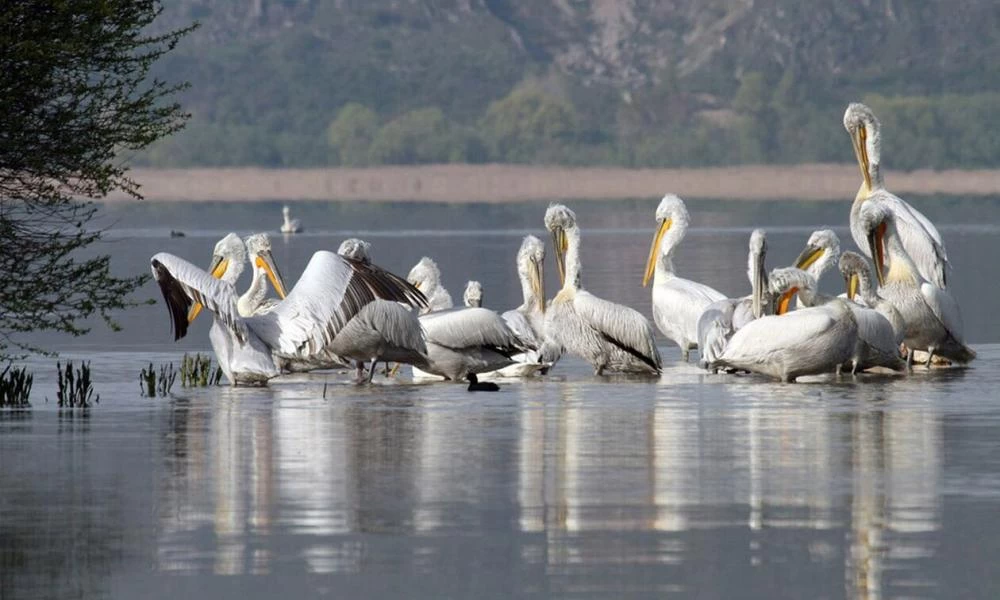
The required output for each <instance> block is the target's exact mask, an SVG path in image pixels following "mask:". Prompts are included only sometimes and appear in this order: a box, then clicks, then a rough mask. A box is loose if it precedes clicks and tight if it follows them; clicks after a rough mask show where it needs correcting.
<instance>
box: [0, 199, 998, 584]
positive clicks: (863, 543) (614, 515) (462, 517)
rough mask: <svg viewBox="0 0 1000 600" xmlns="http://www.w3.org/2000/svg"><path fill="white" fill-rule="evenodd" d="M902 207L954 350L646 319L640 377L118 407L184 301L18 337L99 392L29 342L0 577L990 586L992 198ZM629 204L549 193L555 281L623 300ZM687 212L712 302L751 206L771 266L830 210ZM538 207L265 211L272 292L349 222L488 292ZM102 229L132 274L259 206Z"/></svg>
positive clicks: (144, 207) (118, 218)
mask: <svg viewBox="0 0 1000 600" xmlns="http://www.w3.org/2000/svg"><path fill="white" fill-rule="evenodd" d="M911 201H912V202H913V203H914V204H915V205H917V206H918V207H920V208H921V209H922V210H924V211H925V212H926V213H927V214H928V216H930V217H931V218H932V219H934V220H935V221H936V222H937V223H938V225H939V227H940V229H941V232H942V235H943V236H944V237H945V240H946V242H947V244H948V251H949V256H950V257H951V260H952V262H953V264H954V265H955V269H954V270H953V272H952V273H951V282H952V283H951V286H952V291H953V293H954V295H955V296H956V297H957V299H958V301H959V302H960V304H961V306H962V310H963V315H964V317H965V323H966V330H967V331H966V334H967V338H968V339H969V340H970V341H971V342H972V343H973V345H974V347H975V348H976V350H977V351H978V352H979V358H978V360H977V361H975V362H974V363H973V364H972V365H971V367H970V368H968V369H943V370H938V371H933V372H925V371H917V372H915V373H914V374H912V375H911V376H908V377H900V376H876V375H864V376H862V377H859V378H857V379H854V378H851V377H842V378H839V379H838V378H835V377H833V376H830V377H822V378H811V379H807V380H806V382H804V383H800V384H792V385H785V384H779V383H774V382H771V381H768V380H766V379H764V378H760V377H756V376H710V375H707V374H705V373H703V372H701V371H699V370H698V369H697V368H695V367H694V366H693V365H686V364H683V363H680V362H679V361H678V359H679V351H678V350H677V348H676V347H673V346H670V345H669V343H668V342H666V341H663V340H661V341H662V344H661V352H662V353H663V355H664V360H665V372H664V375H663V376H662V377H661V378H660V379H659V380H658V381H648V380H638V379H629V378H623V377H608V378H595V377H594V376H593V375H592V374H591V371H590V368H589V367H588V366H587V365H585V364H584V363H582V362H580V361H578V360H575V359H564V360H563V361H562V362H560V363H559V365H558V366H557V368H556V369H554V370H553V372H552V373H551V374H550V375H549V376H548V377H545V378H543V379H539V380H533V381H523V382H511V383H505V384H504V385H503V387H502V390H501V391H500V392H499V393H496V394H470V393H468V392H467V391H466V390H465V387H464V386H461V385H455V384H448V383H433V384H426V383H423V384H413V383H411V382H410V381H409V379H408V377H406V376H405V375H404V376H401V377H398V378H396V379H385V378H382V377H377V378H376V384H375V385H373V386H370V387H368V386H361V387H359V386H354V385H351V384H350V383H349V382H348V375H347V374H343V373H337V372H331V373H311V374H301V375H294V376H289V377H287V378H281V379H279V380H276V381H274V382H272V385H271V386H270V387H268V388H265V389H232V388H228V387H217V388H203V389H194V390H187V389H182V388H181V387H180V384H179V383H178V384H176V385H175V387H174V390H173V395H172V396H171V397H169V398H157V399H148V398H142V397H140V395H139V384H138V373H139V370H140V369H141V368H142V367H144V366H146V365H148V364H149V363H151V362H152V363H154V364H164V363H168V362H174V363H175V364H177V362H178V361H179V358H180V356H181V354H182V353H183V352H185V351H188V352H191V351H198V350H200V351H203V352H204V351H208V350H209V349H210V346H209V344H208V339H207V332H208V324H209V323H208V319H200V320H199V323H196V324H195V326H194V327H193V328H192V329H191V331H190V333H189V335H188V337H187V338H186V339H184V340H182V341H180V342H177V343H174V342H173V341H172V335H171V334H170V327H169V320H168V318H167V314H166V310H165V308H164V307H163V305H162V302H161V303H159V304H157V305H155V306H142V307H139V308H136V309H134V310H132V311H130V312H128V313H126V314H124V315H122V318H121V323H122V325H123V327H124V329H123V331H122V332H118V333H111V332H108V331H107V330H106V329H104V328H103V327H102V326H100V325H97V326H95V330H94V332H93V333H92V334H90V335H88V336H85V337H82V338H73V339H65V338H59V337H54V336H43V335H40V336H37V337H35V338H32V341H35V342H38V343H42V344H44V345H46V346H47V347H49V348H52V349H57V350H60V351H61V352H62V357H61V358H62V359H63V360H65V359H67V358H68V359H73V360H81V359H85V360H90V361H91V365H92V367H93V369H94V372H95V379H96V381H95V388H96V391H97V392H98V393H100V395H101V398H100V404H99V405H97V406H95V407H94V408H92V409H90V410H88V411H70V410H59V409H58V408H57V407H56V406H55V404H54V398H55V381H54V379H55V378H54V375H55V365H54V359H47V358H33V359H31V360H29V366H30V367H31V368H32V370H34V371H35V373H36V384H35V389H34V392H33V397H32V404H33V406H32V409H31V410H30V411H17V412H13V411H0V598H21V597H59V598H101V597H114V598H140V597H141V598H182V597H192V598H193V597H207V598H220V597H240V598H273V597H275V596H278V595H279V594H280V595H282V596H287V597H296V598H297V597H338V598H354V597H406V598H471V597H476V598H485V597H496V598H508V597H524V596H528V597H572V598H577V597H594V598H608V597H611V598H618V597H637V598H638V597H662V596H668V595H669V596H676V597H697V598H744V597H759V598H859V597H863V598H879V597H886V598H895V597H907V598H916V597H922V598H993V597H997V596H998V595H1000V571H998V570H997V569H996V568H995V564H996V556H998V555H1000V524H998V521H997V519H996V516H997V514H998V513H997V507H998V506H1000V436H998V435H997V427H998V425H1000V397H998V394H997V393H996V389H998V385H1000V375H998V374H997V373H998V367H1000V344H998V342H1000V321H998V320H997V319H995V318H993V317H992V316H991V315H992V313H993V310H994V307H995V306H996V304H997V302H996V298H997V293H996V283H995V282H996V281H997V280H998V276H1000V272H998V268H997V263H996V261H995V260H992V257H993V256H996V253H997V250H998V246H997V243H996V241H995V240H996V237H997V233H998V231H1000V227H998V226H997V225H995V223H998V222H1000V219H998V217H1000V199H946V198H917V199H912V200H911ZM655 204H656V202H655V201H654V200H649V201H627V202H617V203H610V202H609V203H570V205H571V206H573V207H574V208H575V209H576V211H577V214H578V217H579V220H580V223H581V227H582V229H583V245H584V248H583V265H584V284H585V286H586V287H587V288H588V289H590V290H591V291H593V292H594V293H596V294H598V295H601V296H603V297H606V298H609V299H613V300H616V301H619V302H623V303H626V304H629V305H630V306H633V307H635V308H637V309H639V310H641V311H643V312H644V313H646V314H649V310H650V307H649V289H648V288H642V287H641V285H640V280H641V275H642V268H643V262H644V260H645V256H646V253H647V252H648V248H649V242H650V239H651V236H652V234H653V227H654V225H655V223H654V222H653V218H652V214H653V209H654V208H655ZM688 206H689V209H690V210H691V213H692V224H693V228H692V230H691V231H690V232H689V235H688V238H687V239H686V240H685V242H684V244H683V246H682V247H681V249H680V250H679V256H678V259H677V261H676V263H677V268H678V270H679V271H681V272H682V273H683V274H685V275H687V276H689V277H690V278H693V279H698V280H701V281H703V282H705V283H708V284H710V285H713V286H716V287H717V288H719V289H720V290H722V291H723V292H727V293H730V294H734V295H735V294H745V293H747V290H748V288H749V284H748V282H747V280H746V275H745V270H746V248H747V237H748V235H749V232H750V230H751V229H752V228H753V227H755V226H762V227H765V228H767V230H768V243H769V255H768V265H769V266H770V267H773V266H777V265H784V264H788V263H790V262H791V261H792V260H794V258H795V257H796V256H797V254H798V252H799V251H800V250H801V248H802V246H803V244H804V243H805V239H806V238H807V237H808V235H809V232H810V231H812V230H813V229H815V228H818V227H820V226H834V227H835V230H836V231H837V233H838V234H840V236H841V243H842V246H843V247H844V248H845V249H848V248H852V247H853V242H852V241H851V239H850V234H849V233H848V232H847V229H846V220H847V206H848V204H847V203H846V202H845V203H832V204H819V205H817V204H797V203H746V202H741V203H725V202H695V201H692V202H689V203H688ZM544 209H545V204H544V203H528V204H519V205H505V206H436V205H408V204H385V205H378V204H353V205H327V204H319V203H317V204H296V205H294V207H293V213H294V216H297V217H300V218H302V220H303V221H304V224H305V227H306V228H307V233H306V234H305V235H301V236H295V237H290V238H282V237H281V236H279V235H277V234H275V235H274V237H273V240H274V248H275V252H274V253H275V257H276V259H277V261H278V264H279V265H280V266H281V268H282V271H283V274H284V275H285V277H286V278H287V280H288V281H289V283H291V282H293V281H294V280H295V279H296V277H297V276H298V273H299V272H301V269H302V268H303V266H304V265H305V262H306V261H307V260H308V257H309V256H310V255H311V253H312V252H313V251H315V250H317V249H320V248H327V249H335V248H336V246H337V245H338V244H339V242H340V240H341V239H342V238H344V237H347V236H360V237H364V238H366V239H368V240H369V241H371V242H372V243H373V246H374V257H375V261H376V262H377V263H379V264H382V265H383V266H386V267H387V268H390V269H391V270H394V271H396V272H398V273H400V274H404V275H405V273H406V271H408V269H409V267H410V266H411V265H412V264H413V263H415V262H416V261H417V260H418V259H419V257H420V256H422V255H425V254H426V255H428V256H432V257H433V258H435V259H436V260H437V262H438V263H439V265H440V266H441V267H442V270H443V272H444V283H445V284H446V286H447V287H448V288H449V289H450V291H451V293H452V296H453V297H455V298H456V299H458V298H460V297H461V290H462V288H463V287H464V282H465V281H466V280H467V279H470V278H473V279H478V280H480V281H482V282H483V286H484V288H485V303H486V305H487V306H489V307H491V308H497V309H507V308H510V307H513V306H515V305H516V304H517V303H519V301H520V291H519V290H518V289H517V287H516V285H517V284H516V274H515V271H514V267H513V256H514V253H515V252H516V251H517V248H518V246H519V244H520V239H521V237H523V235H525V234H526V233H535V234H536V235H539V237H542V239H543V240H545V241H548V236H547V235H545V234H544V231H543V230H542V226H541V219H542V215H543V213H544ZM103 220H104V221H103V222H104V223H105V224H107V225H108V226H110V228H111V229H110V231H109V233H108V236H107V243H106V244H103V245H102V247H101V250H102V251H106V252H109V253H111V254H112V256H113V266H114V269H115V270H116V272H118V273H120V274H133V273H139V272H146V271H147V270H148V259H149V257H150V256H151V255H152V254H153V253H155V252H157V251H160V250H165V251H169V252H173V253H175V254H178V255H180V256H183V257H185V258H187V259H189V260H191V261H193V262H195V263H196V264H204V265H206V266H207V264H208V261H209V259H210V254H211V249H212V246H213V245H214V243H215V242H216V241H217V240H218V239H219V238H220V237H222V235H224V234H225V233H226V232H228V231H230V230H235V231H237V232H239V233H241V234H242V233H249V232H251V231H257V230H266V229H272V230H274V229H276V227H277V225H278V223H279V222H280V205H277V204H248V205H220V204H207V205H187V204H177V205H168V204H125V205H113V206H110V207H109V208H108V209H107V210H106V211H105V213H104V216H103ZM171 229H175V230H181V231H184V232H185V233H186V234H187V235H186V237H183V238H170V237H169V231H170V230H171ZM546 267H547V273H546V278H547V282H548V287H547V290H548V292H549V295H551V294H552V293H553V292H554V290H555V289H556V287H557V285H556V282H557V277H556V273H555V268H554V265H553V262H552V260H551V257H550V259H549V260H548V263H547V265H546ZM246 279H247V276H246V275H245V276H244V281H243V282H241V285H243V284H245V283H246ZM840 285H841V280H840V277H839V274H838V275H834V274H829V275H828V276H827V278H826V279H825V280H824V281H823V283H822V287H823V288H824V289H826V290H828V291H830V292H839V291H841V290H840V289H839V286H840ZM137 297H138V298H140V299H141V298H156V299H157V300H159V291H158V289H157V288H156V287H155V284H150V285H148V286H147V287H146V288H144V289H143V290H142V291H141V293H140V294H138V296H137ZM324 387H325V388H326V396H325V397H324V395H323V394H324ZM46 397H47V398H48V399H49V400H48V401H46Z"/></svg>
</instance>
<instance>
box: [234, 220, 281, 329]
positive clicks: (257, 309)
mask: <svg viewBox="0 0 1000 600" xmlns="http://www.w3.org/2000/svg"><path fill="white" fill-rule="evenodd" d="M243 244H244V246H246V250H247V254H249V258H250V265H251V267H252V269H253V277H252V278H251V280H250V287H249V288H247V291H246V292H244V293H243V295H242V296H240V297H239V299H238V300H237V301H236V310H237V311H238V312H239V313H240V316H241V317H249V316H252V315H255V314H259V313H262V312H265V311H268V310H271V309H272V308H274V307H275V306H277V305H278V300H276V299H274V298H268V297H267V289H268V288H267V279H268V278H270V279H271V283H272V285H274V289H275V291H277V292H278V295H280V296H281V297H284V295H283V294H284V293H285V286H284V281H285V280H284V279H282V277H281V273H280V272H279V271H278V265H276V264H275V263H274V257H273V256H272V255H271V238H270V237H268V235H267V234H266V233H255V234H253V235H248V236H247V237H246V238H244V239H243ZM258 259H260V260H259V261H258ZM231 266H232V265H230V267H231ZM279 286H280V287H279Z"/></svg>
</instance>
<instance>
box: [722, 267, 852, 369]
mask: <svg viewBox="0 0 1000 600" xmlns="http://www.w3.org/2000/svg"><path fill="white" fill-rule="evenodd" d="M795 270H796V271H797V273H796V275H795V277H791V276H789V275H790V273H786V271H791V269H788V270H780V269H779V270H776V271H772V273H771V281H770V285H771V292H772V293H774V294H776V295H777V297H778V302H777V309H776V313H777V314H775V315H773V316H764V317H761V318H759V319H756V320H754V321H751V322H750V323H747V324H746V325H744V326H743V328H741V329H740V330H739V331H737V332H736V333H734V334H733V337H732V338H730V339H729V343H728V344H727V345H726V349H725V351H724V352H723V353H722V356H721V357H719V360H718V364H719V365H720V366H724V367H729V368H734V369H743V370H747V371H753V372H755V373H762V374H764V375H770V376H771V377H776V378H778V379H780V380H782V381H785V382H789V381H795V379H796V378H797V377H800V376H802V375H815V374H818V373H827V372H832V371H834V370H836V369H839V368H840V366H841V365H843V364H844V363H846V362H847V361H849V360H851V359H852V358H853V356H854V353H855V346H856V344H857V330H858V327H857V323H856V322H855V320H854V316H853V314H852V312H851V310H850V308H848V306H847V303H846V302H844V301H843V300H840V299H839V298H833V299H831V300H830V301H828V302H826V303H825V304H822V305H820V306H814V307H810V308H802V309H799V310H795V311H792V312H786V311H787V310H788V307H789V305H790V304H791V299H792V297H793V296H794V295H795V294H799V297H800V299H801V300H802V302H803V304H808V303H810V302H812V301H815V300H817V297H816V294H815V285H816V284H815V281H814V280H813V279H812V276H811V275H809V274H808V273H806V272H805V271H801V270H798V269H795Z"/></svg>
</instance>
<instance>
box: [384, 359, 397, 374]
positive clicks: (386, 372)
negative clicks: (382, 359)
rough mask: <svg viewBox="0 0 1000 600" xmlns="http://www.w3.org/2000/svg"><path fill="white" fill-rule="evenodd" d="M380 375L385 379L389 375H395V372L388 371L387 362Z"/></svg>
mask: <svg viewBox="0 0 1000 600" xmlns="http://www.w3.org/2000/svg"><path fill="white" fill-rule="evenodd" d="M382 374H383V375H385V376H386V377H390V376H391V375H395V374H396V370H395V369H393V370H390V369H389V362H388V361H386V363H385V366H384V368H383V369H382Z"/></svg>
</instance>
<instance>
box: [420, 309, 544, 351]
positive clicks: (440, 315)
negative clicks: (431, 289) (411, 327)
mask: <svg viewBox="0 0 1000 600" xmlns="http://www.w3.org/2000/svg"><path fill="white" fill-rule="evenodd" d="M420 324H421V325H422V326H423V328H424V331H425V332H426V334H427V341H428V342H429V343H434V344H438V345H439V346H444V347H446V348H451V349H455V350H457V349H460V348H470V347H476V346H484V347H488V348H491V349H494V350H496V351H498V352H499V353H501V354H506V355H509V354H517V353H518V352H522V351H524V350H525V349H526V348H525V347H524V346H523V345H522V344H521V342H520V341H519V340H518V339H517V336H515V335H514V332H512V331H511V330H510V328H509V327H507V324H506V323H504V320H503V319H502V318H501V317H500V315H498V314H497V313H495V312H493V311H492V310H489V309H487V308H451V309H446V310H440V311H435V312H432V313H427V314H426V315H423V316H421V317H420Z"/></svg>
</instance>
